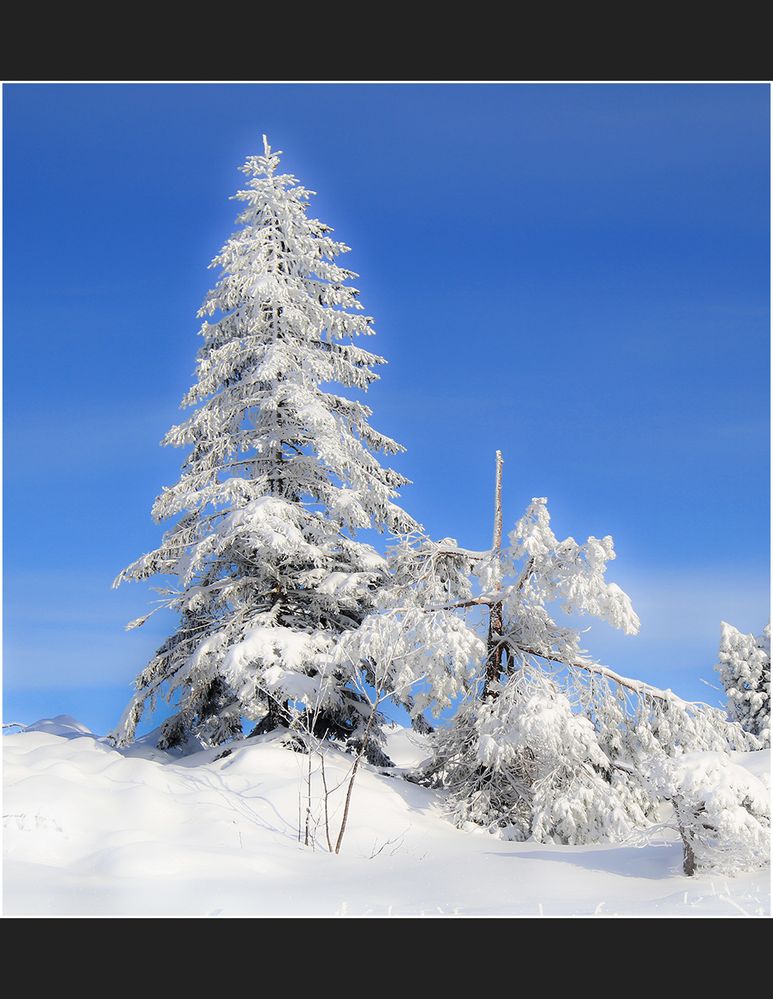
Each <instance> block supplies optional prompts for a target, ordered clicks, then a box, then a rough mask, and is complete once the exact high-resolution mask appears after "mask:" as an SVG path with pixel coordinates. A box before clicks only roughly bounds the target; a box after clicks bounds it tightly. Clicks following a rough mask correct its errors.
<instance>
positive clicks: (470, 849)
mask: <svg viewBox="0 0 773 999" xmlns="http://www.w3.org/2000/svg"><path fill="white" fill-rule="evenodd" d="M387 740H388V747H387V748H388V752H390V754H393V759H395V762H396V763H397V764H398V766H402V767H405V766H410V765H411V764H412V763H413V762H414V761H415V760H417V759H420V758H421V757H423V756H424V755H425V751H424V747H423V746H422V744H421V740H420V738H419V737H417V736H416V735H414V734H413V733H410V732H407V731H406V730H404V729H399V728H395V729H392V730H389V731H388V732H387ZM3 749H4V769H5V794H4V809H3V811H4V819H3V822H4V847H5V867H4V911H5V913H6V914H7V915H13V914H36V915H43V914H88V915H96V914H144V915H172V914H174V915H232V914H242V915H361V914H365V915H367V914H372V915H396V916H397V915H419V914H422V915H437V914H443V915H456V914H458V915H464V916H475V915H511V914H512V915H529V916H536V915H545V916H554V915H584V914H592V915H603V916H606V915H616V914H621V915H622V914H630V915H672V914H678V915H690V916H695V915H722V916H730V915H741V914H744V915H763V914H767V913H768V912H769V877H768V872H767V871H765V872H759V873H755V874H745V875H742V876H740V877H737V878H734V879H726V878H723V877H710V876H704V877H696V878H685V877H684V876H683V875H682V874H681V873H680V848H679V845H678V844H677V843H676V842H673V841H672V842H664V841H663V840H662V839H661V840H659V841H657V842H652V843H650V844H649V845H624V846H604V847H601V846H586V847H559V846H544V845H541V844H536V843H507V842H502V841H499V840H497V839H496V838H494V837H492V836H489V835H488V834H486V833H485V832H481V831H475V832H467V831H461V830H458V829H455V828H454V827H453V826H451V825H450V824H449V823H448V822H447V821H446V820H445V819H444V817H443V808H442V799H441V798H440V797H439V796H438V795H437V794H435V793H432V792H430V791H427V790H425V789H423V788H419V787H416V786H415V785H413V784H409V783H406V782H405V781H403V780H401V779H399V777H398V776H394V777H385V776H382V775H380V774H379V773H378V772H377V771H376V770H374V769H373V768H370V767H365V768H364V769H362V770H361V771H360V773H359V775H358V778H357V784H356V786H355V789H354V794H353V797H352V808H351V815H350V821H349V827H348V830H347V833H346V837H345V839H344V842H343V847H342V852H341V854H340V856H337V857H336V856H334V855H331V854H330V853H328V852H327V849H326V846H325V845H324V844H325V834H324V825H323V824H322V823H320V825H319V826H318V827H317V848H316V850H314V851H312V850H311V849H310V848H306V847H304V846H302V845H301V844H299V842H298V809H299V789H300V788H301V785H302V777H303V773H304V768H305V765H306V763H307V757H305V756H302V755H300V754H297V753H293V752H289V751H288V750H287V749H285V748H283V747H282V746H280V745H279V744H278V737H277V736H276V735H275V734H273V735H271V736H264V737H262V738H260V739H253V740H249V741H248V742H247V741H245V742H241V743H237V744H233V746H232V747H231V752H230V753H229V754H228V755H227V756H224V757H222V758H220V759H217V758H216V757H218V756H221V753H222V750H209V751H205V752H200V753H197V754H195V755H193V756H187V757H179V758H175V757H173V756H172V755H170V754H168V753H163V752H160V751H158V750H155V749H152V748H149V747H147V746H144V745H142V744H140V745H136V746H134V747H132V748H131V749H129V750H123V751H120V752H119V751H116V750H115V749H113V748H111V747H110V746H109V745H107V744H106V743H105V742H103V741H101V740H100V739H98V738H97V737H96V736H94V735H93V734H91V733H90V732H88V730H87V729H85V728H84V727H83V726H82V725H79V724H78V723H77V722H75V721H74V719H71V718H67V717H66V716H59V717H58V718H56V719H52V720H49V721H44V722H39V723H37V724H36V725H34V726H30V727H29V728H28V729H26V730H25V731H23V732H21V733H19V734H15V735H10V736H6V737H5V738H4V739H3ZM747 755H748V757H751V758H750V759H749V760H748V762H749V763H750V764H751V765H752V766H753V767H754V769H755V771H764V770H766V769H767V766H768V765H769V754H768V753H764V754H763V753H753V754H747ZM327 759H328V763H327V766H326V771H327V779H328V785H329V786H331V787H332V786H334V785H336V784H338V783H339V782H340V781H342V780H343V778H344V777H345V775H346V773H347V771H348V768H349V766H350V764H351V758H350V757H347V756H345V755H343V754H341V753H339V752H337V751H331V752H330V753H329V754H328V757H327ZM739 759H740V758H739ZM740 761H741V762H743V763H744V764H746V763H747V758H746V756H744V757H743V758H742V759H740ZM344 790H345V788H340V789H339V790H338V791H336V792H335V794H334V795H333V804H332V806H331V812H332V814H331V836H332V837H333V838H335V834H336V833H337V830H338V827H339V824H340V815H341V811H342V807H343V795H344ZM313 791H314V795H315V797H316V801H315V805H314V808H315V812H316V813H317V814H319V815H320V816H321V807H320V799H319V794H320V792H321V782H320V777H319V774H317V775H316V776H315V777H314V786H313Z"/></svg>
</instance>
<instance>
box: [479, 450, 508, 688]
mask: <svg viewBox="0 0 773 999" xmlns="http://www.w3.org/2000/svg"><path fill="white" fill-rule="evenodd" d="M502 464H503V460H502V452H501V451H497V470H496V485H495V488H494V541H493V545H492V549H493V552H494V559H495V566H496V572H495V575H494V577H493V578H492V587H493V588H494V589H497V590H498V589H499V587H500V586H501V585H502V576H501V552H502ZM502 626H503V621H502V601H501V600H500V601H498V602H497V603H495V604H492V605H491V607H490V609H489V625H488V640H487V643H486V645H487V654H486V683H485V685H484V688H483V696H484V697H487V696H489V695H490V696H493V697H495V696H496V691H495V689H494V687H495V686H496V683H497V681H498V680H499V674H500V672H501V670H502V656H503V654H504V644H503V642H502V638H501V636H502Z"/></svg>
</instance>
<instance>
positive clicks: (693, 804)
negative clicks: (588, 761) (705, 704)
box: [647, 752, 770, 876]
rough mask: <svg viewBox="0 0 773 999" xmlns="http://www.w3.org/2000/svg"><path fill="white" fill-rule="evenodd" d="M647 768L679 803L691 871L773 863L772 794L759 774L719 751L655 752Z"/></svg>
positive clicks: (657, 787)
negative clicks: (772, 834)
mask: <svg viewBox="0 0 773 999" xmlns="http://www.w3.org/2000/svg"><path fill="white" fill-rule="evenodd" d="M647 770H648V776H649V779H650V781H651V783H652V786H653V788H654V791H655V793H656V794H657V795H658V796H659V797H661V798H663V799H665V800H667V801H670V802H671V804H672V805H673V808H674V818H675V823H676V827H677V828H678V830H679V834H680V836H681V838H682V843H683V846H684V864H683V867H684V873H685V874H687V875H688V876H691V875H693V874H695V873H696V871H697V872H700V871H717V872H718V873H723V874H736V873H738V872H739V871H745V870H750V869H752V868H755V867H764V866H765V865H766V864H767V863H768V861H769V857H770V794H769V790H768V788H767V787H766V786H765V784H764V783H763V782H762V781H761V780H760V779H759V778H757V777H755V776H754V774H751V773H749V771H748V770H746V769H745V768H744V767H741V766H738V765H737V764H734V763H733V762H732V760H731V759H730V757H729V756H728V755H727V754H726V753H716V752H714V753H711V752H695V753H685V754H683V755H681V756H678V757H676V758H674V757H665V756H660V757H654V758H650V759H649V760H648V762H647Z"/></svg>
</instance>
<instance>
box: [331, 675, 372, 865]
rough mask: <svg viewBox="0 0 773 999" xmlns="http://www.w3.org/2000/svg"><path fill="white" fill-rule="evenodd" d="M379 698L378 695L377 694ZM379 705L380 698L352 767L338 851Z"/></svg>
mask: <svg viewBox="0 0 773 999" xmlns="http://www.w3.org/2000/svg"><path fill="white" fill-rule="evenodd" d="M377 698H378V695H377ZM377 706H378V700H377V701H376V703H375V704H374V705H373V710H372V711H371V713H370V718H368V724H367V725H366V726H365V733H364V735H363V737H362V744H361V746H360V748H359V750H358V752H357V757H356V759H355V761H354V766H353V767H352V775H351V777H350V778H349V787H348V788H347V789H346V803H345V804H344V817H343V819H342V820H341V829H340V831H339V833H338V839H337V840H336V853H340V852H341V843H342V842H343V839H344V832H345V831H346V821H347V819H348V818H349V802H350V801H351V800H352V789H353V787H354V778H355V777H356V776H357V770H358V769H359V766H360V760H361V759H362V757H363V755H364V753H365V747H366V746H367V745H368V736H369V735H370V729H371V726H372V724H373V719H374V718H375V717H376V708H377Z"/></svg>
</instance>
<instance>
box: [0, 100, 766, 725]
mask: <svg viewBox="0 0 773 999" xmlns="http://www.w3.org/2000/svg"><path fill="white" fill-rule="evenodd" d="M3 98H4V117H3V123H4V135H3V138H4V144H3V148H4V193H5V199H4V292H5V294H4V454H5V466H4V481H5V486H4V699H5V715H6V718H13V719H15V720H21V721H28V722H29V721H32V720H33V719H35V718H37V717H40V716H44V715H52V714H58V713H63V712H66V713H70V714H74V715H76V716H77V717H78V718H80V719H81V720H82V721H84V722H85V723H86V724H88V725H89V726H90V727H92V728H93V729H94V730H96V731H104V730H106V729H107V728H108V727H110V726H111V725H112V724H113V723H114V722H115V720H116V719H117V716H118V715H119V713H120V711H121V709H122V707H123V704H124V702H125V700H126V698H127V697H128V694H129V685H130V682H131V680H132V678H133V676H134V675H135V674H136V673H137V672H138V670H139V669H140V668H141V666H142V665H143V664H144V662H145V661H146V659H147V658H148V656H149V654H150V653H151V652H152V650H153V648H154V646H155V645H156V644H157V643H158V642H159V641H160V639H161V638H162V637H163V636H164V634H166V632H167V631H168V630H169V629H170V628H171V627H172V626H173V622H172V621H171V620H170V619H168V618H167V619H166V620H165V619H163V618H162V617H161V615H157V616H156V617H155V618H153V619H151V623H149V624H148V625H147V626H146V628H144V629H141V630H139V631H135V632H130V633H128V634H127V633H125V632H124V630H123V626H124V624H125V622H126V621H127V620H129V619H131V618H134V617H137V616H138V615H139V614H141V613H143V612H144V611H145V610H146V609H147V608H148V606H149V601H150V600H151V599H152V596H153V594H152V593H151V592H150V591H149V589H147V588H142V587H140V586H129V587H123V588H121V589H120V590H119V591H113V590H111V588H110V584H111V581H112V579H113V577H114V576H115V574H116V573H117V572H118V571H119V570H120V569H121V568H122V567H123V566H124V565H126V564H127V563H128V562H130V561H131V560H133V559H134V558H135V557H136V556H137V555H138V554H140V553H141V552H143V551H147V550H149V549H150V548H151V547H154V546H155V544H156V542H157V541H158V540H159V538H160V534H161V528H160V527H159V526H157V525H154V524H153V522H152V521H151V519H150V515H149V508H150V505H151V503H152V500H153V499H154V497H155V496H156V494H157V493H158V491H159V490H160V488H161V486H162V485H164V484H171V483H172V482H173V481H175V480H176V478H177V472H178V469H179V464H180V460H181V457H182V456H181V453H180V452H178V451H175V450H173V449H163V448H160V447H159V446H158V442H159V440H160V439H161V437H162V436H163V434H164V433H165V431H166V430H167V428H168V427H169V426H170V425H171V424H172V423H174V422H176V421H177V420H178V418H179V410H178V408H177V407H178V403H179V400H180V398H181V397H182V395H183V394H184V392H185V391H186V389H187V388H188V386H189V384H190V382H191V380H192V374H193V367H194V355H195V352H196V350H197V348H198V345H199V342H200V341H199V340H198V338H197V337H196V335H195V334H196V332H197V330H198V327H199V321H198V320H196V318H195V312H196V309H197V308H198V306H199V304H200V302H201V300H202V298H203V296H204V294H205V292H206V290H207V288H208V287H209V286H210V284H211V282H212V280H213V275H212V274H211V273H210V272H208V271H207V269H206V267H207V264H208V263H209V261H210V259H211V258H212V256H213V255H214V254H215V252H216V251H217V250H218V249H219V247H220V246H221V244H222V243H223V241H224V240H225V238H226V237H227V236H228V235H229V234H230V232H231V231H232V228H233V219H234V216H235V214H236V206H235V204H234V203H233V202H230V201H229V200H228V198H229V196H230V195H231V194H232V193H233V192H234V191H235V190H236V188H237V187H238V186H239V181H240V178H241V175H240V174H239V173H238V172H237V169H236V168H237V167H238V165H240V164H241V163H242V162H243V160H244V158H245V157H246V156H247V155H248V154H249V153H251V152H255V151H257V150H258V148H259V145H260V136H261V133H262V132H266V133H268V135H269V138H270V140H271V142H272V144H273V145H274V146H275V147H278V148H281V149H283V150H285V157H284V161H283V165H284V167H285V168H286V169H287V170H289V171H290V172H292V173H295V174H296V175H297V176H298V177H300V178H301V179H302V180H303V182H304V183H305V184H307V185H308V186H309V187H311V188H312V189H314V190H317V191H319V196H318V197H317V198H316V199H315V203H314V207H313V213H314V214H315V215H317V216H318V217H319V218H321V219H323V220H324V221H325V222H327V223H328V224H330V225H332V226H333V227H334V228H335V230H336V233H337V235H338V236H339V237H340V238H341V239H343V240H344V241H346V242H347V243H348V244H349V245H350V246H352V247H353V251H352V253H351V254H350V255H349V258H348V260H347V265H348V266H351V267H352V268H353V269H354V270H356V271H358V272H360V274H361V275H362V276H361V278H360V280H359V281H358V286H359V287H360V289H361V291H362V300H363V302H364V304H365V306H366V308H367V310H368V311H369V312H370V313H371V314H373V315H374V316H375V317H376V320H377V330H378V337H377V338H376V340H374V347H375V349H376V350H378V351H379V352H380V353H382V354H384V355H385V356H386V357H387V358H388V359H389V361H390V364H389V366H388V367H387V368H385V369H383V374H382V380H381V382H379V383H377V384H376V385H375V386H374V387H373V388H372V389H371V392H370V393H369V400H368V401H369V403H370V405H371V406H372V407H373V409H374V410H375V416H374V424H375V425H376V426H377V427H378V428H379V429H381V430H383V431H384V432H385V433H387V434H389V435H390V436H393V437H395V438H397V439H398V440H400V441H402V442H403V443H404V444H405V445H406V446H407V448H408V452H407V454H406V455H404V456H403V457H402V458H400V459H398V460H397V462H396V463H395V464H396V466H397V467H399V468H400V470H401V471H403V472H404V473H405V474H406V475H408V476H409V477H410V478H411V479H413V480H414V485H412V486H410V487H407V488H406V489H405V490H404V493H403V501H404V505H405V507H406V508H407V509H408V510H409V511H410V512H411V513H412V514H413V515H414V516H415V517H417V518H418V519H419V520H421V521H422V522H423V523H424V525H425V526H426V528H427V529H428V531H429V532H430V533H431V534H433V535H434V536H437V537H442V536H452V537H456V538H458V539H459V541H460V543H462V544H464V545H467V546H470V547H484V546H486V545H487V544H488V543H489V539H490V534H491V524H490V508H491V494H492V487H493V482H492V479H493V456H494V451H495V450H496V449H497V448H501V449H502V450H503V451H504V454H505V461H506V464H505V518H506V523H509V524H512V523H513V522H514V521H515V519H516V518H517V517H518V516H520V514H521V513H522V511H523V509H524V507H525V505H526V504H527V503H528V501H529V499H530V498H531V497H532V496H542V495H545V496H548V497H549V499H550V509H551V512H552V516H553V527H554V529H555V530H556V533H557V534H559V535H561V536H566V535H569V534H571V535H573V536H575V537H577V538H579V539H584V538H585V537H586V536H587V535H588V534H595V535H604V534H612V535H613V536H614V538H615V542H616V547H617V552H618V559H617V561H616V562H614V563H613V564H612V565H611V566H610V572H609V576H610V578H612V579H614V580H615V581H617V582H618V583H620V585H622V586H623V587H624V588H625V589H626V590H627V591H628V592H629V593H630V594H631V596H632V599H633V601H634V606H635V607H636V608H637V610H638V611H639V614H640V617H641V619H642V630H641V634H640V636H638V637H636V638H630V637H628V638H624V637H620V636H618V635H616V634H615V633H613V632H611V631H610V629H608V628H606V627H605V626H600V625H594V626H593V628H592V630H591V632H589V633H588V635H587V636H586V639H587V641H586V645H587V647H588V648H589V649H590V650H591V651H592V652H594V653H595V654H596V655H597V656H598V657H599V658H600V659H601V660H602V661H604V662H606V663H607V664H609V665H611V666H613V667H615V668H616V669H618V670H620V671H622V672H624V673H633V674H636V675H639V676H642V677H644V678H646V679H648V680H650V681H652V682H654V683H657V684H659V685H661V686H670V687H673V688H674V689H675V690H678V691H679V692H680V693H682V694H683V695H686V696H688V697H695V698H700V699H709V700H712V701H713V702H716V699H717V694H716V693H715V692H714V691H712V690H710V689H709V688H707V687H706V686H705V685H703V684H702V682H701V678H705V679H708V680H710V681H712V682H713V674H712V665H713V663H714V661H715V653H716V647H717V642H718V635H719V622H720V620H721V619H723V618H724V619H726V620H728V621H730V622H732V623H734V624H735V625H736V626H737V627H739V628H741V629H743V630H754V631H759V630H761V628H762V627H763V625H764V624H765V622H766V621H767V618H768V613H769V611H768V608H769V577H768V559H769V513H768V511H769V273H770V268H769V245H770V243H769V177H770V168H769V148H770V144H769V91H768V87H767V86H762V85H759V86H715V85H710V86H681V85H680V86H610V85H599V86H587V85H575V86H531V85H529V86H523V85H519V86H511V85H508V86H492V85H489V86H456V85H455V86H434V85H433V86H391V85H390V86H380V85H377V86H375V85H374V86H367V85H360V86H339V85H336V86H325V85H313V86H307V85H303V86H289V85H285V86H273V85H272V86H260V85H255V86H232V85H220V86H209V85H207V86H195V85H185V86H163V85H158V86H155V85H125V86H103V85H100V86H96V85H94V86H92V85H89V86H73V85H58V86H37V85H12V86H6V87H5V88H4V93H3ZM588 623H590V622H588Z"/></svg>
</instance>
